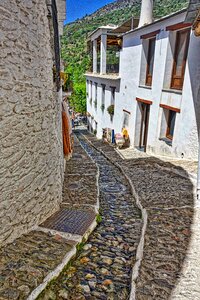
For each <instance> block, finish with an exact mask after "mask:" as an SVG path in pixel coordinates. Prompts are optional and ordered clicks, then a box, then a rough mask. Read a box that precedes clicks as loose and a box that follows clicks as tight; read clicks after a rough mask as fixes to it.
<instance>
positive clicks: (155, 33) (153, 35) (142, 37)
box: [140, 29, 160, 39]
mask: <svg viewBox="0 0 200 300" xmlns="http://www.w3.org/2000/svg"><path fill="white" fill-rule="evenodd" d="M159 33H160V29H159V30H156V31H152V32H149V33H147V34H143V35H141V36H140V38H141V39H150V38H152V37H155V36H156V35H157V34H159Z"/></svg>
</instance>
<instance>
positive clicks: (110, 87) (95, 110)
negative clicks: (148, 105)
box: [87, 76, 120, 138]
mask: <svg viewBox="0 0 200 300" xmlns="http://www.w3.org/2000/svg"><path fill="white" fill-rule="evenodd" d="M87 82H88V84H89V90H90V89H91V90H90V93H89V97H88V98H87V111H88V113H89V115H91V116H92V118H90V120H89V123H90V124H89V125H90V126H88V128H89V129H90V131H92V132H94V131H95V133H96V136H97V137H98V138H101V137H102V129H103V128H113V121H114V119H115V115H114V117H113V121H111V118H110V115H109V114H108V111H107V108H108V107H109V106H110V105H111V103H112V104H114V105H115V104H116V101H117V98H118V94H119V88H120V85H119V80H109V79H102V78H98V77H95V76H93V77H92V76H87ZM91 99H92V101H91ZM97 124H98V125H97Z"/></svg>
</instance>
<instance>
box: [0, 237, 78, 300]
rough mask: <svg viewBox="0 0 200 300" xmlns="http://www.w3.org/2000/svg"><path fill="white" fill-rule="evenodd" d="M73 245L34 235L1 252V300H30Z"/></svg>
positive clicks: (8, 246)
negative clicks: (28, 297)
mask: <svg viewBox="0 0 200 300" xmlns="http://www.w3.org/2000/svg"><path fill="white" fill-rule="evenodd" d="M71 249H72V245H71V244H70V243H69V242H67V241H66V240H65V239H63V238H61V237H58V236H52V235H51V234H46V233H43V232H39V231H32V232H31V233H29V234H27V235H23V236H22V237H20V238H18V239H16V240H15V241H14V242H13V243H11V244H9V245H6V246H5V247H2V248H1V249H0V300H18V299H20V300H22V299H27V296H28V295H29V294H30V292H31V291H32V290H33V289H35V288H36V287H37V286H38V285H39V284H40V283H42V281H43V279H44V278H45V276H46V275H47V274H49V272H51V271H53V270H54V269H55V267H57V265H58V264H59V263H60V261H61V260H62V258H63V257H64V256H65V254H66V252H68V251H70V250H71Z"/></svg>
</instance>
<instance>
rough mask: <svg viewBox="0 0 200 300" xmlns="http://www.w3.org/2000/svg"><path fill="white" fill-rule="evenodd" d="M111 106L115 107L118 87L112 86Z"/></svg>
mask: <svg viewBox="0 0 200 300" xmlns="http://www.w3.org/2000/svg"><path fill="white" fill-rule="evenodd" d="M110 88H111V105H115V92H116V87H115V86H111V87H110Z"/></svg>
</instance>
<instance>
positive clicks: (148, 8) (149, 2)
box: [138, 0, 153, 27]
mask: <svg viewBox="0 0 200 300" xmlns="http://www.w3.org/2000/svg"><path fill="white" fill-rule="evenodd" d="M152 22H153V0H142V5H141V12H140V21H139V25H138V27H142V26H144V25H147V24H150V23H152Z"/></svg>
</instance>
